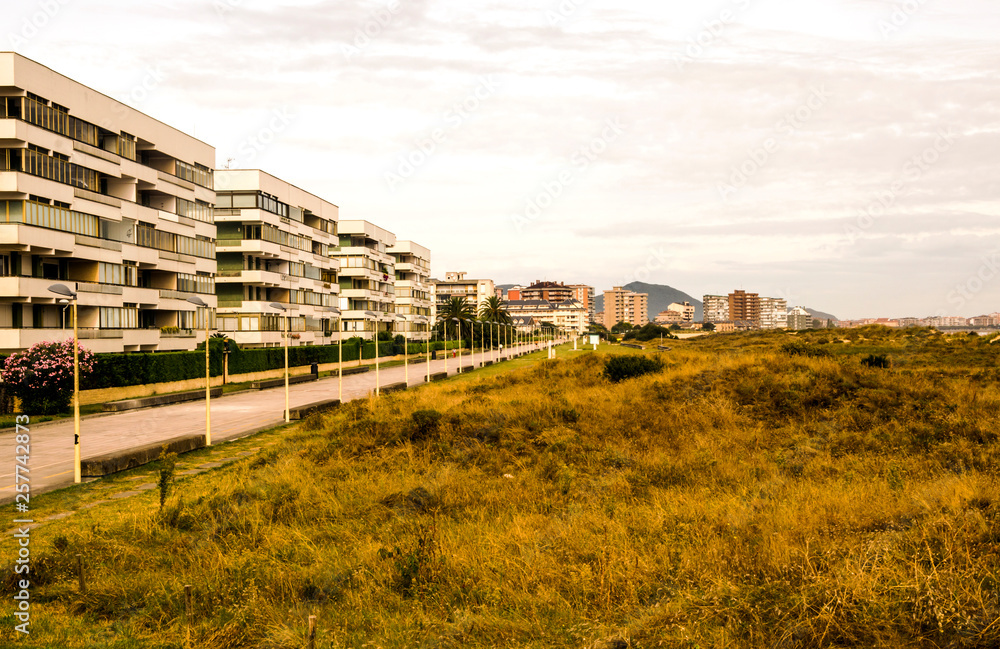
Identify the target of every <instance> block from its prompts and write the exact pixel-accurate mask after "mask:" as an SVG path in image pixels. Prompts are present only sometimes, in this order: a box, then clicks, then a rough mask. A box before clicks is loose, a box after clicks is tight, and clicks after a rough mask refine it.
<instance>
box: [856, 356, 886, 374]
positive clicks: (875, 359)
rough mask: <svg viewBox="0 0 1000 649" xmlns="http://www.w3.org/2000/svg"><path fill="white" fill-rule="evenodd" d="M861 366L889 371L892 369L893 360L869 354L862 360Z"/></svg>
mask: <svg viewBox="0 0 1000 649" xmlns="http://www.w3.org/2000/svg"><path fill="white" fill-rule="evenodd" d="M861 364H862V365H864V366H865V367H870V368H873V369H883V370H887V369H889V368H890V367H892V360H890V359H889V357H888V356H886V355H885V354H878V355H876V354H868V355H867V356H865V357H864V358H862V359H861Z"/></svg>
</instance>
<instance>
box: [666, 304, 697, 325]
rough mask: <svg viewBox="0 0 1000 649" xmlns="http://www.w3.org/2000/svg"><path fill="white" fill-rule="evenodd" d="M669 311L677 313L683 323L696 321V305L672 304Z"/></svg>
mask: <svg viewBox="0 0 1000 649" xmlns="http://www.w3.org/2000/svg"><path fill="white" fill-rule="evenodd" d="M667 311H670V312H672V313H676V314H677V315H678V316H679V317H680V320H681V322H693V321H694V305H692V304H691V303H690V302H671V303H670V305H668V306H667Z"/></svg>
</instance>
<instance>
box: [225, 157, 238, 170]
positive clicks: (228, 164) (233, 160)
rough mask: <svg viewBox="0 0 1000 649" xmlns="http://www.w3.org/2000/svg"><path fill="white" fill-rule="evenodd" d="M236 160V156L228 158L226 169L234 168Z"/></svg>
mask: <svg viewBox="0 0 1000 649" xmlns="http://www.w3.org/2000/svg"><path fill="white" fill-rule="evenodd" d="M235 161H236V158H226V169H232V168H233V162H235Z"/></svg>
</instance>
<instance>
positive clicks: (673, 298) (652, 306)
mask: <svg viewBox="0 0 1000 649" xmlns="http://www.w3.org/2000/svg"><path fill="white" fill-rule="evenodd" d="M624 288H626V289H628V290H630V291H635V292H636V293H648V294H649V319H650V320H653V319H655V318H656V315H657V314H658V313H659V312H660V311H666V310H667V307H668V306H670V304H671V303H673V302H682V303H683V302H690V303H691V304H692V305H693V306H694V319H695V320H701V319H702V306H701V300H699V299H696V298H694V297H691V296H690V295H688V294H687V293H685V292H684V291H681V290H679V289H676V288H674V287H672V286H667V285H665V284H646V283H645V282H632V283H631V284H626V285H625V286H624ZM594 302H595V303H596V305H597V311H603V310H604V294H603V293H601V292H598V293H597V299H596V300H594Z"/></svg>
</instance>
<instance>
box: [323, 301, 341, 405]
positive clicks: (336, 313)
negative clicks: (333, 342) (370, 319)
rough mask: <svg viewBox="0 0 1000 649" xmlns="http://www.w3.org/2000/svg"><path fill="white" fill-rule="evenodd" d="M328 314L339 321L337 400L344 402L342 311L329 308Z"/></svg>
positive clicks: (333, 307) (332, 307)
mask: <svg viewBox="0 0 1000 649" xmlns="http://www.w3.org/2000/svg"><path fill="white" fill-rule="evenodd" d="M326 310H327V312H328V313H330V314H331V315H334V316H336V318H334V319H335V320H336V321H337V398H338V399H340V401H341V402H343V401H344V332H343V331H341V330H340V309H338V308H337V307H335V306H331V307H327V309H326Z"/></svg>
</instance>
